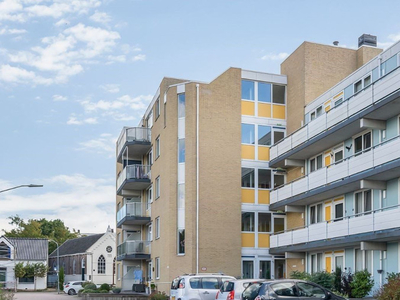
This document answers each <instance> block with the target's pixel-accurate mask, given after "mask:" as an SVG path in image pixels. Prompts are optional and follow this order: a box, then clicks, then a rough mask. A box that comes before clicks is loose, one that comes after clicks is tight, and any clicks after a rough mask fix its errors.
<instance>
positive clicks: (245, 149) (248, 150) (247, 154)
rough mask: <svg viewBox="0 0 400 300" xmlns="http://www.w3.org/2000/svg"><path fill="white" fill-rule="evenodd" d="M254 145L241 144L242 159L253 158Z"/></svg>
mask: <svg viewBox="0 0 400 300" xmlns="http://www.w3.org/2000/svg"><path fill="white" fill-rule="evenodd" d="M254 152H255V147H254V146H252V145H242V159H253V160H254V159H255V153H254Z"/></svg>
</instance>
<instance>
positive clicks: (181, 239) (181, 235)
mask: <svg viewBox="0 0 400 300" xmlns="http://www.w3.org/2000/svg"><path fill="white" fill-rule="evenodd" d="M178 254H181V255H182V254H185V229H179V230H178Z"/></svg>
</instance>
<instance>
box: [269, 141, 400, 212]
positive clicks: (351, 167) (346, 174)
mask: <svg viewBox="0 0 400 300" xmlns="http://www.w3.org/2000/svg"><path fill="white" fill-rule="evenodd" d="M398 149H400V136H396V137H394V138H392V139H390V140H388V141H385V142H383V143H380V144H378V145H376V146H374V147H372V148H369V149H366V150H364V151H363V152H362V153H357V154H356V155H353V156H350V157H348V158H346V159H344V160H342V161H339V162H337V163H335V164H332V165H330V166H328V167H325V168H321V169H319V170H317V171H315V172H312V173H310V174H308V175H307V176H304V177H302V178H299V179H297V180H295V181H292V182H290V183H288V184H285V185H282V186H281V187H279V188H277V189H275V190H272V191H271V194H270V203H271V206H270V209H271V210H281V209H284V206H285V205H289V204H293V203H294V202H295V204H296V205H306V204H310V203H305V202H301V201H299V200H304V199H305V198H307V200H308V201H312V200H313V199H312V198H311V196H314V195H316V196H315V197H316V198H317V199H318V198H319V199H324V198H329V197H331V196H334V193H336V194H337V195H340V194H343V193H345V192H349V191H351V190H353V191H354V190H355V189H354V186H353V187H351V186H350V190H346V189H339V190H338V189H337V188H338V187H339V186H344V185H346V184H350V183H351V182H353V181H356V180H357V181H360V180H362V179H368V180H380V181H386V180H389V179H392V178H396V176H397V177H400V151H399V150H398ZM388 170H390V172H388ZM336 183H337V184H336ZM335 184H336V185H335ZM335 189H336V191H335ZM326 191H328V192H331V194H329V193H328V192H327V194H326V195H323V194H322V193H323V192H326ZM332 193H333V194H332ZM283 200H285V201H284V202H281V201H283ZM311 203H312V202H311Z"/></svg>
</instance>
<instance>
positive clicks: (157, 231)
mask: <svg viewBox="0 0 400 300" xmlns="http://www.w3.org/2000/svg"><path fill="white" fill-rule="evenodd" d="M159 238H160V217H157V218H156V239H159Z"/></svg>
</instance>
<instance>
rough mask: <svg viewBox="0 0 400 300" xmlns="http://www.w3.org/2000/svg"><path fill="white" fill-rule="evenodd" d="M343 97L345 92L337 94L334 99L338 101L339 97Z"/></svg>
mask: <svg viewBox="0 0 400 300" xmlns="http://www.w3.org/2000/svg"><path fill="white" fill-rule="evenodd" d="M341 96H343V92H341V93H339V94H337V95H336V96H335V97H333V99H337V98H339V97H341Z"/></svg>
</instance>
